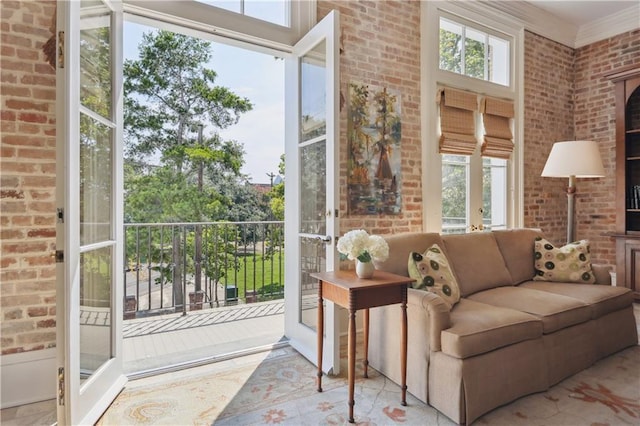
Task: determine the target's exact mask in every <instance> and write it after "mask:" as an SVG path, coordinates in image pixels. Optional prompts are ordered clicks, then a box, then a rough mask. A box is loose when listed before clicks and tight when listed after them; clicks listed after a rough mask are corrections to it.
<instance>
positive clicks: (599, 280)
mask: <svg viewBox="0 0 640 426" xmlns="http://www.w3.org/2000/svg"><path fill="white" fill-rule="evenodd" d="M591 270H592V271H593V275H595V277H596V284H602V285H611V275H610V274H609V272H611V271H613V266H611V265H604V264H598V263H593V264H591Z"/></svg>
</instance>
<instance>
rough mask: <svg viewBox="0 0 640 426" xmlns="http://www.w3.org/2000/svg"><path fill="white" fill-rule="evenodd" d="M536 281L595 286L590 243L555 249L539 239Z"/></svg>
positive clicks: (535, 247) (537, 239) (535, 263)
mask: <svg viewBox="0 0 640 426" xmlns="http://www.w3.org/2000/svg"><path fill="white" fill-rule="evenodd" d="M534 252H535V260H534V265H535V268H536V275H535V276H534V277H533V279H534V280H536V281H554V282H572V283H582V284H593V283H595V282H596V277H595V275H594V274H593V271H592V270H591V253H590V252H589V241H587V240H580V241H575V242H573V243H570V244H567V245H565V246H563V247H554V246H553V244H551V243H550V242H549V241H547V240H545V239H544V238H542V237H537V238H536V239H535V243H534Z"/></svg>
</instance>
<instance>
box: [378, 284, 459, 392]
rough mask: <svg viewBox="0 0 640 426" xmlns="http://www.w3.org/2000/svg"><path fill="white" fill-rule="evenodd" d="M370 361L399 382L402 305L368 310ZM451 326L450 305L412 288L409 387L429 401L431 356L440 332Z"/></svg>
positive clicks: (408, 302) (408, 349) (409, 301)
mask: <svg viewBox="0 0 640 426" xmlns="http://www.w3.org/2000/svg"><path fill="white" fill-rule="evenodd" d="M369 324H370V326H369V354H368V358H369V365H371V367H373V368H375V369H376V370H378V371H379V372H381V373H382V374H384V375H385V376H387V377H388V378H390V379H391V380H393V381H394V382H396V383H400V382H401V377H400V349H401V347H400V337H401V334H402V333H400V329H401V326H402V325H401V324H402V309H400V306H399V305H391V306H381V307H378V308H373V309H371V310H370V313H369ZM450 326H451V318H450V314H449V309H448V307H447V305H446V304H445V303H444V301H443V300H442V299H441V298H440V297H439V296H437V295H435V294H433V293H429V292H426V291H424V290H415V289H412V288H410V289H409V291H408V297H407V328H408V330H407V332H408V342H407V346H408V348H407V387H408V389H409V392H411V393H412V394H413V395H414V396H416V397H417V398H418V399H420V400H421V401H423V402H427V393H428V371H429V356H430V353H431V352H432V351H439V350H440V347H441V343H440V335H441V331H442V330H443V329H446V328H449V327H450Z"/></svg>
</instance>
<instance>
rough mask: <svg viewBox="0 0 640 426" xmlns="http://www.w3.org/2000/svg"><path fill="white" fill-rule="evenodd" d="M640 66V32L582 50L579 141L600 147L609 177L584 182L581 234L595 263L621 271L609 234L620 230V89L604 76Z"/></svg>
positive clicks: (578, 58) (577, 113) (578, 64)
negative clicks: (589, 244)
mask: <svg viewBox="0 0 640 426" xmlns="http://www.w3.org/2000/svg"><path fill="white" fill-rule="evenodd" d="M632 64H640V30H636V31H631V32H627V33H624V34H620V35H618V36H615V37H612V38H609V39H607V40H602V41H599V42H597V43H593V44H590V45H588V46H585V47H582V48H580V49H577V50H576V73H575V89H576V98H575V102H576V111H575V123H576V138H578V139H589V140H595V141H596V142H598V144H599V146H600V154H601V155H602V163H603V165H604V168H605V171H606V176H605V177H604V178H600V179H586V180H580V181H578V184H579V185H580V186H579V188H578V190H579V191H580V198H579V200H580V204H579V205H578V206H577V230H578V232H580V236H581V238H583V237H584V238H588V239H589V240H591V241H593V242H594V244H593V245H592V250H593V257H594V258H595V259H597V260H599V261H605V262H606V263H609V264H612V265H615V241H614V240H613V239H612V238H610V237H607V236H603V234H604V233H606V232H614V231H615V226H616V206H615V205H616V200H615V188H616V177H615V168H616V152H615V143H616V131H615V127H616V121H615V93H614V84H613V83H612V82H611V81H609V80H607V79H606V78H604V77H603V74H605V73H608V72H611V71H615V70H616V69H620V68H622V67H626V66H629V65H632Z"/></svg>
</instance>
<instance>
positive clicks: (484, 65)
mask: <svg viewBox="0 0 640 426" xmlns="http://www.w3.org/2000/svg"><path fill="white" fill-rule="evenodd" d="M439 41H440V43H439V46H440V55H439V58H440V60H439V63H440V69H441V70H444V71H451V72H454V73H456V74H462V75H466V76H468V77H473V78H477V79H480V80H485V81H490V82H492V83H497V84H500V85H503V86H509V84H510V79H509V75H510V71H509V63H510V54H509V53H510V42H509V40H508V39H505V38H501V37H499V36H495V35H491V34H489V33H488V32H485V31H481V30H478V29H476V28H472V27H470V26H468V25H465V24H461V23H457V22H454V21H453V20H451V19H447V18H443V17H441V18H440V35H439Z"/></svg>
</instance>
